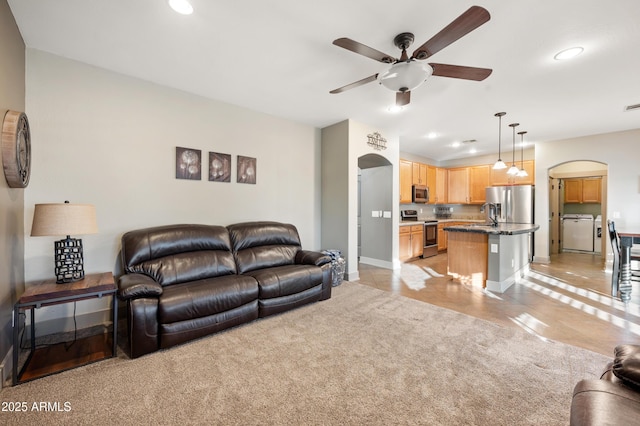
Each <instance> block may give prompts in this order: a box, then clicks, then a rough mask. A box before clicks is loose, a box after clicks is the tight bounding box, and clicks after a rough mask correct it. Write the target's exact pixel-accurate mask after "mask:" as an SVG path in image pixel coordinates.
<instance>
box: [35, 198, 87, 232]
mask: <svg viewBox="0 0 640 426" xmlns="http://www.w3.org/2000/svg"><path fill="white" fill-rule="evenodd" d="M97 233H98V224H97V223H96V208H95V207H94V206H93V205H91V204H70V203H59V204H36V208H35V212H34V214H33V225H32V227H31V236H32V237H40V236H58V235H62V236H65V235H85V234H97Z"/></svg>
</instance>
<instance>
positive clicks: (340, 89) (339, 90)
mask: <svg viewBox="0 0 640 426" xmlns="http://www.w3.org/2000/svg"><path fill="white" fill-rule="evenodd" d="M377 78H378V74H374V75H371V76H369V77H367V78H363V79H362V80H358V81H356V82H354V83H351V84H347V85H346V86H342V87H338V88H337V89H333V90H332V91H330V92H329V93H333V94H336V93H342V92H344V91H346V90H349V89H353V88H354V87H358V86H362V85H363V84H367V83H371V82H372V81H376V79H377Z"/></svg>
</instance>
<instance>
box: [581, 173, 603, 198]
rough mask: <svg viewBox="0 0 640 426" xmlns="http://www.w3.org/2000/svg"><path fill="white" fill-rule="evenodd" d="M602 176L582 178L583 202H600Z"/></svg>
mask: <svg viewBox="0 0 640 426" xmlns="http://www.w3.org/2000/svg"><path fill="white" fill-rule="evenodd" d="M601 188H602V179H601V178H586V179H583V180H582V202H583V203H600V202H601V199H602V197H601Z"/></svg>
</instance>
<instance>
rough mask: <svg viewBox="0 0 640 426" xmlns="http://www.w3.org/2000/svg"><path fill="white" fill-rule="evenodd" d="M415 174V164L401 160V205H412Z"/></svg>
mask: <svg viewBox="0 0 640 426" xmlns="http://www.w3.org/2000/svg"><path fill="white" fill-rule="evenodd" d="M412 174H413V163H412V162H411V161H407V160H400V203H401V204H407V203H411V202H412V201H413V200H412V199H411V185H412V184H413V181H412Z"/></svg>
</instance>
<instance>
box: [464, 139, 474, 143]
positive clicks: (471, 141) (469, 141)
mask: <svg viewBox="0 0 640 426" xmlns="http://www.w3.org/2000/svg"><path fill="white" fill-rule="evenodd" d="M476 142H478V141H477V140H475V139H467V140H466V141H462V143H476Z"/></svg>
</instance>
